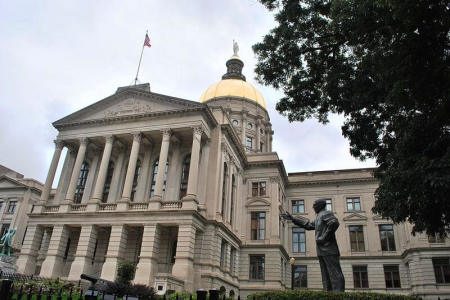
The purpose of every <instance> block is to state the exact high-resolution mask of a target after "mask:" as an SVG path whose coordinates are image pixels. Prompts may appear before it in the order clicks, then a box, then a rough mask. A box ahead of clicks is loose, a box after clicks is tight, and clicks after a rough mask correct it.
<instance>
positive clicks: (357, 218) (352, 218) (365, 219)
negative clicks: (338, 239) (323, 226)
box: [343, 213, 367, 222]
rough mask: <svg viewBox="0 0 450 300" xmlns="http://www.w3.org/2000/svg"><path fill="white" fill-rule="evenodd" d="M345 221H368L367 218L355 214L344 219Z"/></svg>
mask: <svg viewBox="0 0 450 300" xmlns="http://www.w3.org/2000/svg"><path fill="white" fill-rule="evenodd" d="M343 220H344V221H346V222H351V221H367V217H365V216H363V215H360V214H357V213H353V214H351V215H349V216H346V217H345V218H343Z"/></svg>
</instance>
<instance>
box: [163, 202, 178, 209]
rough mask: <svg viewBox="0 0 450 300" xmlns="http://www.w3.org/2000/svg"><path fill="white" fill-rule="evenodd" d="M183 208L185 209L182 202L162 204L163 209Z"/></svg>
mask: <svg viewBox="0 0 450 300" xmlns="http://www.w3.org/2000/svg"><path fill="white" fill-rule="evenodd" d="M181 207H183V202H181V201H167V202H161V209H178V208H181Z"/></svg>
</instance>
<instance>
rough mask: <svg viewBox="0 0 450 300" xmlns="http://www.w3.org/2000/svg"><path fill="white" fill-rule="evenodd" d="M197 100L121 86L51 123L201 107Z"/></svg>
mask: <svg viewBox="0 0 450 300" xmlns="http://www.w3.org/2000/svg"><path fill="white" fill-rule="evenodd" d="M203 106H204V105H203V104H201V103H198V102H194V101H189V100H185V99H180V98H175V97H170V96H165V95H161V94H156V93H152V92H148V91H142V90H138V89H134V88H132V87H130V88H123V89H119V90H118V92H117V93H115V94H114V95H111V96H109V97H107V98H105V99H103V100H100V101H98V102H96V103H94V104H92V105H90V106H88V107H85V108H83V109H81V110H79V111H77V112H75V113H73V114H70V115H68V116H66V117H64V118H62V119H60V120H58V121H56V122H54V123H53V124H54V125H55V126H57V125H60V124H67V123H77V122H85V121H90V120H101V119H109V118H115V117H122V116H132V115H145V114H151V113H161V112H166V111H167V112H169V111H177V110H185V109H189V108H197V107H203Z"/></svg>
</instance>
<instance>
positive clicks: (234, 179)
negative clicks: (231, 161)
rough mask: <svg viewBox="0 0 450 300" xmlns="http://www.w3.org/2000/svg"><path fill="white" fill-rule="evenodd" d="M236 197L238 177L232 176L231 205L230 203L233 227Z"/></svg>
mask: <svg viewBox="0 0 450 300" xmlns="http://www.w3.org/2000/svg"><path fill="white" fill-rule="evenodd" d="M235 197H236V177H235V176H234V174H233V175H231V203H230V224H231V225H233V213H234V212H233V211H234V201H235V199H234V198H235Z"/></svg>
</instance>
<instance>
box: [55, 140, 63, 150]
mask: <svg viewBox="0 0 450 300" xmlns="http://www.w3.org/2000/svg"><path fill="white" fill-rule="evenodd" d="M53 143H55V148H56V149H62V148H63V147H64V146H65V143H64V141H63V140H58V139H56V140H54V141H53Z"/></svg>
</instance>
